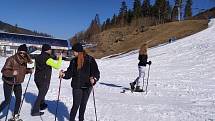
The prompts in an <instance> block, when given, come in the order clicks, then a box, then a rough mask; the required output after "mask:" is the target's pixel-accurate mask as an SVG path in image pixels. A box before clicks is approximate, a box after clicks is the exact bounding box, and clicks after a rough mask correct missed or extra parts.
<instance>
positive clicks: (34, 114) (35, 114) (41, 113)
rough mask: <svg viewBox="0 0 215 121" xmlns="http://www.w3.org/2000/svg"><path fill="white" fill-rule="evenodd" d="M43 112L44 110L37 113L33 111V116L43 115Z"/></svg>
mask: <svg viewBox="0 0 215 121" xmlns="http://www.w3.org/2000/svg"><path fill="white" fill-rule="evenodd" d="M43 114H44V112H36V113H31V116H41V115H43Z"/></svg>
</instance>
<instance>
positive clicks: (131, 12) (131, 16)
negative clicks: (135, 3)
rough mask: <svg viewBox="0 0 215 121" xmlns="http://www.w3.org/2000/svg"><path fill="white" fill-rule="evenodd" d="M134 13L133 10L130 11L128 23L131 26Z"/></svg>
mask: <svg viewBox="0 0 215 121" xmlns="http://www.w3.org/2000/svg"><path fill="white" fill-rule="evenodd" d="M133 17H134V16H133V11H132V10H131V9H129V10H128V14H127V23H128V24H130V23H131V21H132V19H133Z"/></svg>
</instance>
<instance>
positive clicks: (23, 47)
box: [18, 44, 28, 52]
mask: <svg viewBox="0 0 215 121" xmlns="http://www.w3.org/2000/svg"><path fill="white" fill-rule="evenodd" d="M18 51H25V52H27V51H28V48H27V46H26V44H22V45H20V46H19V47H18Z"/></svg>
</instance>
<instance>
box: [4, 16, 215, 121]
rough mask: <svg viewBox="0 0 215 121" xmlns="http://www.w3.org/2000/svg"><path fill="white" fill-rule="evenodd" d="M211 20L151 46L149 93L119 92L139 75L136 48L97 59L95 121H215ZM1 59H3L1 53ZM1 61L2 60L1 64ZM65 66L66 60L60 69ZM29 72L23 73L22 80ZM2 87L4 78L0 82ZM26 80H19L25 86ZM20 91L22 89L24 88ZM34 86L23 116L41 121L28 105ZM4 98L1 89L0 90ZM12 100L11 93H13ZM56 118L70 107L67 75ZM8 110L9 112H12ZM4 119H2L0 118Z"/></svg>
mask: <svg viewBox="0 0 215 121" xmlns="http://www.w3.org/2000/svg"><path fill="white" fill-rule="evenodd" d="M214 33H215V20H212V21H211V23H210V26H209V28H208V29H206V30H204V31H202V32H199V33H197V34H195V35H192V36H189V37H186V38H184V39H181V40H179V41H177V42H174V43H171V44H168V45H164V46H160V47H157V48H153V49H149V60H151V61H152V62H153V64H152V66H151V72H150V81H149V90H148V91H149V92H148V94H147V95H145V93H129V92H128V93H125V94H122V93H120V92H121V91H122V89H123V88H127V87H129V85H128V84H129V82H131V81H133V80H134V79H135V78H136V76H137V75H138V70H137V63H138V60H137V57H138V54H137V51H134V52H131V53H130V54H126V55H121V56H118V57H114V58H103V59H100V60H97V62H98V64H99V68H100V70H101V79H100V83H98V84H97V85H96V87H95V93H96V94H95V96H96V104H97V113H98V120H99V121H215V71H214V70H215V61H214V60H215V36H214ZM0 59H1V60H5V59H2V58H0ZM3 64H4V61H1V62H0V67H2V65H3ZM66 67H68V62H64V65H63V69H65V68H66ZM57 75H58V71H56V70H55V71H53V77H52V83H51V86H50V90H49V92H48V95H47V100H48V101H47V103H48V104H49V109H48V110H46V111H45V115H44V116H43V119H44V120H48V121H53V120H54V115H53V114H54V112H55V105H56V103H55V102H56V101H55V100H56V98H57V92H58V85H59V79H58V78H57ZM27 79H28V76H27V77H26V81H27ZM0 85H1V86H0V90H1V92H2V90H3V89H2V82H1V81H0ZM25 87H26V83H24V84H23V88H25ZM23 90H24V89H23ZM36 94H37V89H36V86H35V84H34V82H33V79H32V81H31V83H30V88H29V90H28V93H27V97H26V100H25V102H24V105H23V110H22V113H21V118H23V119H24V121H30V120H31V121H40V120H41V119H40V118H39V117H31V116H30V110H31V107H32V104H33V102H34V100H35V98H36V96H35V95H36ZM0 100H3V93H1V95H0ZM13 103H14V98H13ZM59 106H60V108H59V115H58V120H59V121H68V118H69V112H70V108H71V106H72V90H71V87H70V80H64V81H63V82H62V92H61V101H60V105H59ZM1 115H2V114H0V117H1ZM10 115H11V112H10ZM85 117H86V121H95V115H94V107H93V100H92V96H91V97H90V99H89V102H88V105H87V110H86V116H85ZM0 120H4V118H2V119H0Z"/></svg>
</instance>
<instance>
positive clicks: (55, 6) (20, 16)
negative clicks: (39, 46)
mask: <svg viewBox="0 0 215 121" xmlns="http://www.w3.org/2000/svg"><path fill="white" fill-rule="evenodd" d="M125 1H126V3H127V5H128V7H129V8H132V7H133V6H132V5H133V0H125ZM152 1H153V0H152ZM171 1H172V0H171ZM193 1H194V5H193V8H201V9H207V8H211V7H214V6H215V0H193ZM121 2H122V0H1V4H0V13H1V14H0V21H3V22H7V23H9V24H12V25H15V24H17V25H18V26H19V27H23V28H26V29H30V30H37V31H39V32H45V33H48V34H51V35H53V36H54V37H57V38H63V39H68V38H70V37H71V36H73V35H74V34H75V33H76V32H79V31H82V30H85V29H86V28H87V27H88V26H89V24H90V22H91V20H92V19H93V18H94V17H95V15H96V13H98V14H99V16H100V19H101V22H103V21H104V20H106V18H108V17H112V15H113V14H114V13H116V14H118V11H119V8H120V4H121ZM171 3H173V2H171ZM197 11H198V10H195V11H194V12H197Z"/></svg>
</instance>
